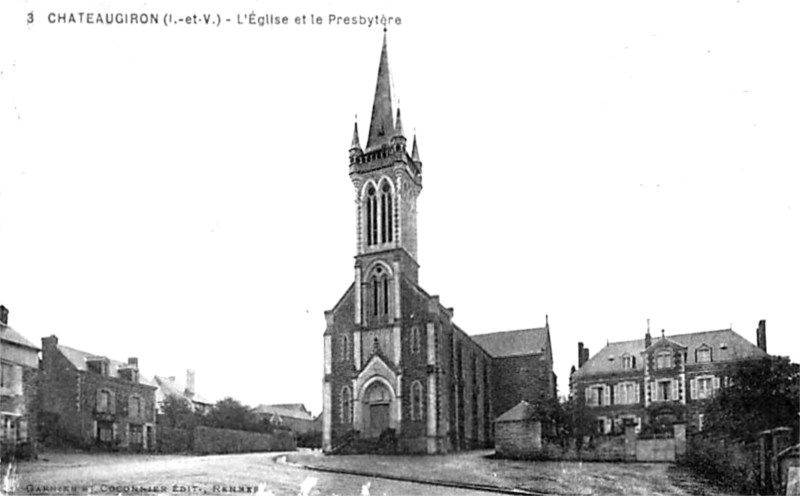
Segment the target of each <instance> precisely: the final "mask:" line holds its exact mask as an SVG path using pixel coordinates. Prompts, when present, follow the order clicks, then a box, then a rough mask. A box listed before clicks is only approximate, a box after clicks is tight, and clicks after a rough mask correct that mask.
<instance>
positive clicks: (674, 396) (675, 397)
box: [670, 379, 680, 401]
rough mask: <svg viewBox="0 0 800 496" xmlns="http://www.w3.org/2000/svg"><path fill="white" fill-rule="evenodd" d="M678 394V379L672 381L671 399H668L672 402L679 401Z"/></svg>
mask: <svg viewBox="0 0 800 496" xmlns="http://www.w3.org/2000/svg"><path fill="white" fill-rule="evenodd" d="M679 396H680V394H679V391H678V379H672V397H671V398H670V399H671V400H672V401H678V400H679V399H680V397H679Z"/></svg>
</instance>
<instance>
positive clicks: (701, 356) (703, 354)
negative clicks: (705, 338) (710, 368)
mask: <svg viewBox="0 0 800 496" xmlns="http://www.w3.org/2000/svg"><path fill="white" fill-rule="evenodd" d="M710 361H711V349H710V348H701V349H699V350H697V363H708V362H710Z"/></svg>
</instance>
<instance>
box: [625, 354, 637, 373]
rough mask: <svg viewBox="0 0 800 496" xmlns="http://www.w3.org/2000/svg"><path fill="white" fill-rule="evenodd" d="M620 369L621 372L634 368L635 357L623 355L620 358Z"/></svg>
mask: <svg viewBox="0 0 800 496" xmlns="http://www.w3.org/2000/svg"><path fill="white" fill-rule="evenodd" d="M622 368H623V370H633V369H635V368H636V357H635V356H631V355H627V354H626V355H623V356H622Z"/></svg>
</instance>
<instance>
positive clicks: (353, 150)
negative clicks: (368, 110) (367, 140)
mask: <svg viewBox="0 0 800 496" xmlns="http://www.w3.org/2000/svg"><path fill="white" fill-rule="evenodd" d="M362 153H364V152H363V151H361V140H359V139H358V118H357V117H356V123H355V127H354V128H353V142H352V143H350V156H351V157H354V156H357V155H361V154H362Z"/></svg>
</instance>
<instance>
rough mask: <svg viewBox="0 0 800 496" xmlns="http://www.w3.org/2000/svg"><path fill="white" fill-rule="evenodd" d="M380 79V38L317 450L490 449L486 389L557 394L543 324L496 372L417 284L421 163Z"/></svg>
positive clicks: (357, 155) (490, 359)
mask: <svg viewBox="0 0 800 496" xmlns="http://www.w3.org/2000/svg"><path fill="white" fill-rule="evenodd" d="M389 81H390V79H389V62H388V55H387V49H386V40H385V38H384V45H383V49H382V51H381V59H380V65H379V70H378V81H377V85H376V90H375V99H374V103H373V111H372V119H371V122H370V129H369V135H368V139H367V146H366V148H365V149H363V150H362V148H361V143H360V138H359V135H358V127H357V125H356V127H355V129H354V132H353V141H352V144H351V146H350V165H349V170H350V178H351V180H352V183H353V186H354V201H355V221H356V260H355V268H354V269H355V270H354V282H353V284H352V285H351V286H350V288H349V289H348V290H347V291H346V292H345V294H344V295H343V296H342V298H341V299H340V300H339V302H338V303H337V304H336V305H335V306H334V308H333V309H332V310H330V311H328V312H326V313H325V319H326V324H327V326H326V330H325V333H324V343H325V346H324V350H325V351H324V360H325V369H324V370H325V376H324V382H323V414H322V418H323V449H324V450H326V451H329V452H330V451H334V452H335V451H337V450H338V449H340V448H342V447H343V446H345V445H347V444H348V443H352V442H353V440H354V439H355V440H360V441H365V442H364V443H362V444H361V446H364V447H365V448H364V450H369V449H370V448H369V447H370V446H373V447H374V443H373V444H370V443H369V442H366V441H370V440H372V441H376V440H380V439H384V437H385V436H386V435H387V434H389V435H390V437H391V438H393V439H394V441H393V442H396V449H398V450H400V451H404V452H421V453H443V452H448V451H452V450H460V449H469V448H475V447H484V446H490V445H491V444H492V442H493V427H492V420H493V419H494V417H495V415H496V413H498V412H497V408H496V404H495V399H494V396H493V391H494V390H495V389H497V388H496V386H497V385H498V383H500V382H501V381H502V380H503V378H504V377H509V378H512V380H511V381H510V382H509V383H508V384H509V385H510V387H505V388H500V389H501V391H502V393H501V397H502V398H504V401H506V402H509V403H510V404H511V405H513V404H516V402H518V401H520V400H521V399H522V397H523V396H525V395H528V396H531V397H533V398H538V397H539V389H544V390H545V391H546V392H547V394H548V395H550V391H553V392H554V390H555V387H554V383H553V384H552V385H551V384H550V381H552V380H554V376H553V375H552V354H551V353H550V349H549V343H550V340H549V328H548V329H547V330H546V331H542V332H541V333H539V334H542V335H544V334H546V335H547V337H546V340H544V341H546V345H540V346H538V347H536V348H535V350H534V349H525V350H524V354H525V355H527V357H522V356H520V357H516V358H514V360H513V361H509V362H503V363H502V364H500V365H499V367H500V368H501V369H502V370H504V371H506V373H504V374H499V375H498V374H495V373H494V372H493V367H494V366H495V365H496V364H497V363H498V362H497V359H502V358H504V356H505V355H503V356H494V355H493V354H492V353H491V352H489V351H487V348H486V346H484V345H482V344H479V343H478V342H476V341H475V340H474V339H473V338H471V337H470V336H469V335H467V334H466V333H465V332H464V331H463V330H461V329H460V328H459V327H458V326H457V325H456V324H455V323H454V322H453V309H452V308H447V307H445V306H444V305H442V304H441V303H440V301H439V297H438V296H433V295H430V294H428V293H427V292H425V290H423V289H422V287H420V285H419V283H418V269H419V266H418V264H417V260H416V258H417V230H416V226H417V221H416V202H417V198H418V196H419V194H420V192H421V190H422V162H421V160H420V158H419V151H418V148H417V140H416V136H415V137H414V141H413V145H412V150H411V152H410V153H409V152H408V150H407V148H406V138H405V135H404V132H403V125H402V120H401V116H400V110H399V109H398V110H397V113H396V114H395V113H394V111H393V109H392V100H391V85H390V82H389ZM395 115H396V117H395ZM521 332H522V334H520V336H523V337H525V336H527V334H526V333H529V332H530V331H521ZM537 336H538V334H537ZM537 339H539V338H538V337H537ZM534 355H535V357H534ZM542 357H545V358H544V360H543V359H542ZM529 362H530V363H529ZM540 362H542V363H540ZM520 374H522V375H520ZM539 375H541V380H538V379H536V380H534V376H536V377H538V376H539ZM526 378H527V379H528V380H525V379H526ZM499 381H500V382H499ZM531 381H533V382H535V383H536V384H537V386H535V387H534V388H533V389H535V391H534V390H533V389H531V386H530V382H531ZM540 384H547V386H546V387H545V386H543V385H542V386H540ZM500 413H501V412H500ZM351 450H352V446H351ZM355 451H358V449H356V450H355Z"/></svg>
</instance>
